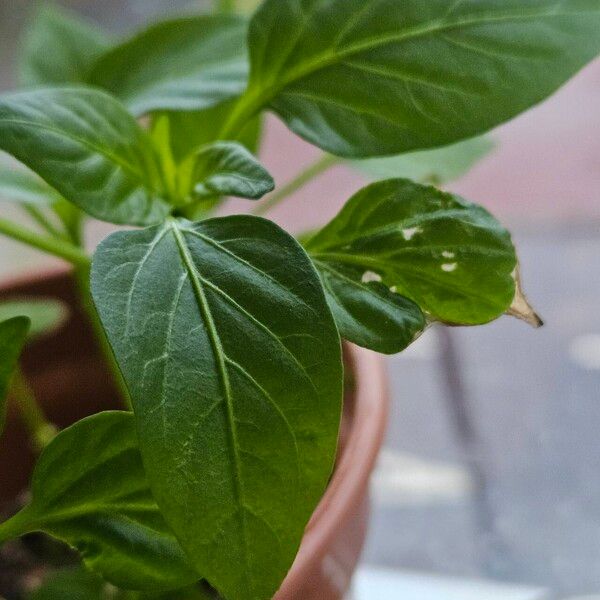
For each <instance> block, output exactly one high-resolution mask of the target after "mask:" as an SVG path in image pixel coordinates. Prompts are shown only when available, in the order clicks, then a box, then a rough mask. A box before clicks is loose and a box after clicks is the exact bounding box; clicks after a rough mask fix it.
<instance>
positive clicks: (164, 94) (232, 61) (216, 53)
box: [88, 15, 248, 115]
mask: <svg viewBox="0 0 600 600" xmlns="http://www.w3.org/2000/svg"><path fill="white" fill-rule="evenodd" d="M246 31H247V24H246V20H245V19H242V18H239V17H236V16H231V15H202V16H195V17H187V18H180V19H174V20H172V21H164V22H162V23H159V24H157V25H153V26H152V27H150V28H149V29H147V30H145V31H142V32H140V33H138V34H136V35H135V36H134V37H132V38H131V39H130V40H128V41H126V42H125V43H123V44H121V45H120V46H117V47H116V48H114V49H112V50H110V51H109V52H107V53H106V54H105V55H103V56H102V57H101V58H100V59H99V60H98V61H97V63H96V64H95V65H94V67H93V69H92V71H91V73H90V75H89V78H88V82H89V83H90V84H92V85H95V86H98V87H101V88H104V89H106V90H108V91H110V92H111V93H112V94H114V95H115V96H116V97H118V98H120V99H121V100H122V101H123V103H124V104H126V105H127V107H128V108H129V109H130V110H131V111H132V112H133V113H135V114H136V115H141V114H144V113H147V112H150V111H154V110H187V111H189V110H200V109H204V108H209V107H211V106H214V105H216V104H219V103H220V102H222V101H223V100H226V99H229V98H233V97H235V96H238V95H239V94H240V93H241V92H243V91H244V88H245V87H246V82H247V78H248V58H247V52H246V44H245V39H246Z"/></svg>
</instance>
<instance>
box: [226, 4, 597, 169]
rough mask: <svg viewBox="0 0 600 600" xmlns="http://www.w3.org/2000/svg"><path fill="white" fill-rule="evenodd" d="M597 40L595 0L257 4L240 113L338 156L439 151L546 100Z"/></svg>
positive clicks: (591, 54) (590, 53)
mask: <svg viewBox="0 0 600 600" xmlns="http://www.w3.org/2000/svg"><path fill="white" fill-rule="evenodd" d="M599 30H600V4H599V3H598V0H563V1H561V2H557V1H556V0H535V1H534V0H531V1H529V2H523V1H522V0H502V1H499V0H477V1H475V0H470V1H460V0H459V1H457V0H428V1H427V2H424V1H423V0H403V1H399V0H398V1H392V0H266V1H265V2H263V4H262V5H261V7H260V8H259V9H258V11H257V12H256V13H255V14H254V17H253V19H252V21H251V24H250V32H249V38H248V41H249V47H250V56H251V76H250V83H249V87H248V91H247V93H246V95H245V98H244V99H243V100H242V106H241V107H240V113H239V114H240V115H241V116H244V117H245V116H246V115H252V114H255V113H256V112H257V111H258V110H260V109H262V108H271V109H272V110H274V111H275V112H276V113H277V114H278V115H279V116H280V117H281V118H282V119H283V120H284V121H285V122H286V123H287V125H288V126H289V127H290V128H291V129H292V130H293V131H294V132H296V133H297V134H298V135H300V136H302V137H304V138H305V139H307V140H308V141H310V142H312V143H314V144H316V145H317V146H319V147H321V148H323V149H324V150H327V151H329V152H331V153H333V154H336V155H339V156H345V157H352V158H364V157H369V156H382V155H390V154H399V153H402V152H407V151H411V150H420V149H426V148H433V147H437V146H442V145H447V144H450V143H453V142H456V141H459V140H461V139H465V138H468V137H473V136H475V135H479V134H481V133H484V132H485V131H487V130H489V129H491V128H492V127H495V126H496V125H499V124H500V123H503V122H504V121H506V120H508V119H510V118H512V117H514V116H515V115H517V114H519V113H521V112H523V111H524V110H526V109H527V108H529V107H530V106H533V105H534V104H536V103H538V102H540V101H541V100H543V99H544V98H546V97H547V96H549V95H550V94H552V93H553V92H554V91H555V90H556V89H557V88H558V87H560V86H561V85H562V84H563V83H564V82H565V81H566V80H567V79H568V78H569V77H571V76H573V75H574V74H575V73H576V72H577V71H579V70H580V69H581V68H582V67H583V66H584V65H585V64H586V63H587V62H589V61H590V60H591V59H593V58H594V57H595V56H596V55H597V54H598V52H600V36H599V35H598V31H599ZM239 119H240V120H239V121H238V122H241V117H239ZM232 128H233V126H232Z"/></svg>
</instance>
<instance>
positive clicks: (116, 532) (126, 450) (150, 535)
mask: <svg viewBox="0 0 600 600" xmlns="http://www.w3.org/2000/svg"><path fill="white" fill-rule="evenodd" d="M31 494H32V496H31V501H30V503H29V504H28V505H27V506H26V507H25V508H24V509H23V510H22V511H21V512H19V513H17V514H16V515H15V516H14V517H13V518H12V519H10V520H8V521H6V522H5V523H3V524H2V525H0V540H6V539H10V538H13V537H17V536H20V535H23V534H25V533H28V532H32V531H44V532H46V533H48V534H50V535H52V536H54V537H56V538H58V539H60V540H63V541H64V542H66V543H68V544H70V545H72V546H74V547H75V548H76V549H77V550H79V551H80V552H81V554H82V556H83V559H84V562H85V564H86V565H87V566H88V567H89V568H91V569H92V570H94V571H97V572H98V573H100V574H102V576H103V577H104V578H105V579H106V580H108V581H110V582H111V583H114V584H115V585H117V586H119V587H123V588H125V589H134V590H136V589H137V590H149V591H156V590H161V589H163V590H168V589H174V588H180V587H182V586H184V585H187V584H191V583H193V582H194V581H197V580H198V579H199V577H198V576H197V575H196V574H195V572H194V571H193V570H192V568H191V567H190V566H188V563H187V560H186V558H185V555H184V553H183V550H182V549H181V548H180V546H179V544H178V543H177V541H176V540H175V538H174V536H173V534H172V533H171V531H170V530H169V528H168V527H167V525H166V524H165V522H164V519H163V517H162V515H161V514H160V512H159V510H158V508H157V506H156V502H155V501H154V499H153V497H152V494H151V493H150V489H149V487H148V483H147V480H146V475H145V473H144V469H143V466H142V459H141V456H140V451H139V449H138V445H137V438H136V431H135V421H134V418H133V415H132V414H131V413H126V412H105V413H99V414H96V415H94V416H92V417H88V418H86V419H83V420H82V421H79V422H78V423H76V424H75V425H73V426H71V427H69V428H68V429H65V430H64V431H62V432H61V433H59V434H58V435H57V436H56V437H55V438H54V439H53V440H52V442H51V443H50V444H49V445H48V446H47V447H46V449H45V450H44V451H43V453H42V455H41V456H40V458H39V460H38V463H37V465H36V467H35V470H34V472H33V477H32V482H31Z"/></svg>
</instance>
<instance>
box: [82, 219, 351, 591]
mask: <svg viewBox="0 0 600 600" xmlns="http://www.w3.org/2000/svg"><path fill="white" fill-rule="evenodd" d="M92 291H93V296H94V300H95V302H96V306H97V307H98V311H99V314H100V317H101V319H102V322H103V324H104V327H105V329H106V331H107V334H108V338H109V340H110V343H111V345H112V347H113V350H114V352H115V356H116V358H117V361H118V363H119V365H120V367H121V370H122V372H123V375H124V377H125V380H126V382H127V385H128V387H129V390H130V392H131V397H132V401H133V404H134V412H135V415H136V419H137V424H138V436H139V439H140V447H141V450H142V454H143V457H144V465H145V467H146V471H147V473H148V476H149V478H150V480H151V485H152V491H153V493H154V496H155V498H156V499H157V501H158V504H159V506H160V507H161V510H162V513H163V514H164V515H165V518H166V519H167V521H168V522H169V524H170V525H171V527H172V528H173V531H174V532H175V534H176V535H177V537H178V539H179V541H180V542H181V544H182V546H183V548H184V549H185V550H186V552H187V554H188V556H189V557H190V560H192V561H193V564H194V566H195V567H196V569H197V571H198V572H199V574H200V575H201V576H202V577H204V578H205V579H206V580H208V581H209V582H210V583H211V585H213V586H214V587H215V588H217V589H218V590H219V592H220V593H221V594H222V595H223V596H225V597H226V598H231V599H236V600H256V599H267V598H271V597H272V596H273V594H274V593H275V591H276V590H277V588H278V587H279V585H280V584H281V581H282V580H283V578H284V576H285V574H286V573H287V571H288V569H289V568H290V566H291V564H292V561H293V560H294V558H295V556H296V552H297V550H298V547H299V544H300V541H301V539H302V535H303V532H304V528H305V526H306V524H307V522H308V519H309V517H310V515H311V513H312V511H313V510H314V508H315V506H316V504H317V503H318V501H319V499H320V498H321V496H322V494H323V491H324V490H325V487H326V485H327V482H328V480H329V477H330V475H331V471H332V466H333V461H334V458H335V454H336V445H337V436H338V428H339V424H340V411H341V393H342V366H341V355H340V342H339V336H338V333H337V330H336V328H335V324H334V321H333V319H332V317H331V313H330V310H329V308H328V306H327V303H326V300H325V296H324V293H323V288H322V285H321V281H320V280H319V276H318V274H317V272H316V270H315V269H314V266H313V265H312V263H311V262H310V259H309V258H308V256H307V255H306V253H305V252H304V251H303V250H302V248H301V247H300V246H299V245H298V243H297V242H296V241H295V240H294V239H293V238H292V237H291V236H289V235H288V234H287V233H285V232H284V231H282V230H281V229H280V228H279V227H277V226H276V225H275V224H273V223H271V222H269V221H266V220H264V219H259V218H256V217H249V216H235V217H226V218H219V219H210V220H206V221H202V222H200V223H191V222H189V221H184V220H178V221H175V220H169V221H167V222H166V223H165V225H163V226H160V227H153V228H150V229H146V230H143V231H126V232H117V233H114V234H113V235H111V236H110V237H109V238H108V239H107V240H105V241H104V242H103V243H102V244H101V245H100V246H99V248H98V250H97V251H96V255H95V257H94V262H93V268H92Z"/></svg>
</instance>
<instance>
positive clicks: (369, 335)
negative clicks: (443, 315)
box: [315, 261, 426, 354]
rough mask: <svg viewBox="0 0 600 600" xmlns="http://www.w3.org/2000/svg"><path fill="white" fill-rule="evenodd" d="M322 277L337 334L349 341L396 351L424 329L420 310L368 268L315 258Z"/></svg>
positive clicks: (423, 319)
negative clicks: (357, 267)
mask: <svg viewBox="0 0 600 600" xmlns="http://www.w3.org/2000/svg"><path fill="white" fill-rule="evenodd" d="M315 264H316V266H317V268H318V269H319V272H320V274H321V279H322V280H323V286H324V287H325V293H326V296H327V301H328V302H329V307H330V308H331V312H332V313H333V317H334V319H335V323H336V325H337V327H338V330H339V332H340V335H341V336H342V337H343V338H344V339H346V340H349V341H350V342H353V343H354V344H357V345H359V346H362V347H364V348H369V349H371V350H375V351H376V352H382V353H383V354H396V353H397V352H401V351H402V350H404V349H405V348H406V347H408V346H409V345H410V344H411V343H412V342H414V341H415V338H416V337H418V335H419V334H420V333H421V332H422V331H423V329H425V325H426V322H425V317H424V315H423V313H422V312H421V309H420V308H419V307H418V306H417V305H416V304H415V303H414V302H413V301H412V300H409V299H408V298H404V297H403V296H400V295H399V294H396V293H394V292H392V291H391V290H390V289H389V288H387V287H386V286H385V285H383V284H382V283H380V282H379V281H378V280H377V277H375V276H374V277H373V279H371V278H370V277H369V276H370V275H371V274H370V272H369V271H367V272H365V273H363V272H362V271H361V270H360V269H356V268H352V267H347V266H343V265H341V264H339V265H338V264H331V263H328V262H321V261H315Z"/></svg>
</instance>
